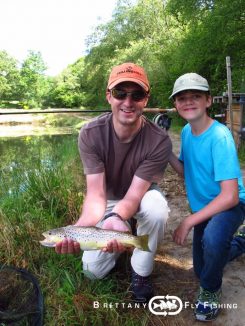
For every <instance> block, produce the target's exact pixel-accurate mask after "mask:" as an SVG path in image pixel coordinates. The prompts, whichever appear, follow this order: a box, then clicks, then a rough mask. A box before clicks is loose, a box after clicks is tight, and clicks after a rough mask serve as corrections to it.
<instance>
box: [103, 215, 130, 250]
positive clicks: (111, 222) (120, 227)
mask: <svg viewBox="0 0 245 326" xmlns="http://www.w3.org/2000/svg"><path fill="white" fill-rule="evenodd" d="M102 228H103V229H105V230H114V231H120V232H130V230H129V228H128V226H127V225H126V224H125V223H124V222H123V221H122V220H121V219H120V218H119V217H117V216H111V217H108V218H107V219H106V220H105V221H104V223H103V226H102ZM125 250H126V248H125V247H124V245H123V244H121V243H120V242H118V241H117V240H115V239H114V240H111V241H109V242H108V243H107V246H106V247H105V248H103V249H102V251H104V252H110V253H112V252H123V251H125Z"/></svg>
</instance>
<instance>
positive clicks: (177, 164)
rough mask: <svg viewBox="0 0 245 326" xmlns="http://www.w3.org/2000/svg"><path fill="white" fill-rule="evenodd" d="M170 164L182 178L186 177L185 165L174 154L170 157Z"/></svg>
mask: <svg viewBox="0 0 245 326" xmlns="http://www.w3.org/2000/svg"><path fill="white" fill-rule="evenodd" d="M169 164H170V165H171V166H172V168H173V169H174V170H175V171H176V172H177V173H178V174H179V175H180V176H181V177H184V165H183V163H182V162H181V161H180V160H179V159H178V158H177V156H176V155H175V154H174V153H173V152H172V153H171V154H170V156H169Z"/></svg>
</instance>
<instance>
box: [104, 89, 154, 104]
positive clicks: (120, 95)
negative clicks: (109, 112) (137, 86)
mask: <svg viewBox="0 0 245 326" xmlns="http://www.w3.org/2000/svg"><path fill="white" fill-rule="evenodd" d="M110 92H111V95H112V96H113V97H114V98H115V99H117V100H125V99H126V97H127V96H129V95H130V96H131V99H132V100H133V101H135V102H140V101H142V100H143V99H144V98H146V97H147V95H148V93H147V92H145V91H143V90H137V91H132V92H126V91H123V90H121V89H116V88H113V89H112V90H111V91H110Z"/></svg>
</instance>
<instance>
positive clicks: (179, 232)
mask: <svg viewBox="0 0 245 326" xmlns="http://www.w3.org/2000/svg"><path fill="white" fill-rule="evenodd" d="M191 228H192V226H190V225H189V223H188V220H187V218H186V219H185V220H184V221H183V222H182V223H180V225H179V226H178V227H177V229H175V231H174V234H173V241H174V242H175V243H177V244H178V245H181V246H182V245H183V244H184V242H185V240H186V238H187V236H188V234H189V232H190V231H191Z"/></svg>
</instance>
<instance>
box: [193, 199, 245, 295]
mask: <svg viewBox="0 0 245 326" xmlns="http://www.w3.org/2000/svg"><path fill="white" fill-rule="evenodd" d="M244 216H245V205H244V204H242V203H239V204H238V205H237V206H235V207H233V208H231V209H229V210H227V211H224V212H221V213H218V214H216V215H214V216H213V217H212V218H211V219H209V220H208V221H205V222H203V223H201V224H198V225H196V226H195V227H194V234H193V265H194V271H195V273H196V275H197V277H198V278H199V279H200V285H201V287H203V288H204V289H205V290H208V291H210V292H215V291H217V290H218V289H219V288H220V287H221V285H222V277H223V269H224V267H225V265H226V263H227V262H228V261H230V260H233V259H234V258H236V257H238V256H240V255H241V254H242V253H244V252H245V239H243V238H241V237H234V238H233V235H234V233H235V232H236V230H237V229H238V227H239V226H240V225H241V224H242V222H243V220H244Z"/></svg>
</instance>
